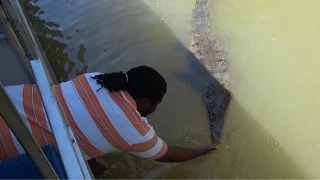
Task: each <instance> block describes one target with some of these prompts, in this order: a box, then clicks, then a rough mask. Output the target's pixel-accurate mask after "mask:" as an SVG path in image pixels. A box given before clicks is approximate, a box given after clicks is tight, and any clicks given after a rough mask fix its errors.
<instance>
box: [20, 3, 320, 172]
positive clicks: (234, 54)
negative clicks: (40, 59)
mask: <svg viewBox="0 0 320 180" xmlns="http://www.w3.org/2000/svg"><path fill="white" fill-rule="evenodd" d="M308 2H309V1H308ZM313 2H314V3H318V1H317V0H314V1H313ZM194 4H195V0H184V1H181V0H158V1H157V0H103V1H102V0H100V1H93V0H91V1H75V0H55V1H54V0H46V1H34V2H33V3H32V4H26V7H27V9H28V13H29V15H30V18H31V19H32V22H33V26H34V27H35V29H36V31H37V34H38V36H39V39H40V41H41V43H42V46H43V48H44V50H45V52H46V54H47V56H48V59H49V61H50V63H51V65H52V67H53V69H54V71H55V73H56V75H57V77H58V79H59V80H67V79H69V78H72V77H74V76H76V75H77V74H79V73H83V72H87V71H101V72H109V71H117V70H128V69H129V68H131V67H133V66H137V65H142V64H145V65H149V66H152V67H155V68H156V69H157V70H159V71H160V72H161V73H162V74H163V75H164V77H165V78H166V80H167V81H168V86H169V87H168V88H169V90H168V94H167V95H166V97H165V99H164V101H163V103H162V104H161V105H160V106H159V109H158V110H157V112H156V113H155V114H154V115H153V116H151V117H150V122H151V124H152V125H154V127H155V129H156V131H157V132H158V133H159V135H160V136H161V137H163V139H165V140H166V141H167V142H168V143H169V144H178V145H185V146H194V145H198V144H201V143H206V142H209V141H210V137H209V128H208V120H207V115H206V110H205V109H204V106H203V102H202V96H201V92H203V91H204V90H205V84H206V82H207V80H208V79H209V80H210V77H208V73H207V72H205V70H204V69H203V67H202V66H201V64H199V62H197V61H196V60H195V58H194V56H191V55H190V52H189V51H188V50H187V49H186V48H185V45H186V44H187V42H188V37H187V35H188V34H187V24H188V21H189V19H190V17H191V12H192V9H193V7H194ZM213 4H214V5H213V7H212V12H211V14H212V21H213V25H214V28H213V29H214V31H213V32H214V33H215V35H216V36H218V37H222V38H223V39H228V40H229V44H228V45H229V47H228V49H227V50H228V53H229V56H230V60H231V79H232V86H231V89H232V91H233V92H232V93H233V94H234V99H233V102H232V104H231V108H230V114H229V117H228V119H227V121H226V127H225V130H224V133H223V135H222V142H221V144H220V147H219V150H218V151H216V152H214V153H212V154H210V155H207V156H204V157H201V158H199V159H196V160H193V161H190V162H187V163H183V164H166V163H155V162H151V161H143V160H141V159H138V158H135V157H133V156H130V155H126V154H109V155H107V156H106V157H104V158H103V160H104V162H105V163H106V164H108V167H109V170H108V176H107V177H109V178H141V177H148V178H153V177H163V178H215V177H217V178H305V177H319V174H317V171H315V170H316V169H319V163H317V162H315V163H314V160H315V159H319V154H318V153H317V152H320V151H319V150H320V149H319V145H318V144H317V143H316V140H315V138H316V135H317V134H316V132H317V131H316V129H315V128H317V127H318V126H317V125H319V122H317V121H316V117H317V116H316V114H315V113H316V111H315V109H318V108H317V107H318V106H319V104H318V103H317V101H316V98H317V97H318V94H316V92H317V91H316V89H317V87H320V86H317V85H318V84H317V82H316V81H315V82H311V81H306V80H309V79H311V78H312V77H315V76H316V75H317V73H316V68H317V66H316V65H315V63H317V62H316V59H317V56H316V54H317V53H315V50H316V49H318V46H319V45H318V43H316V42H318V41H316V40H317V39H318V38H319V36H318V35H317V33H316V32H317V31H316V30H318V28H319V27H320V26H317V25H318V24H317V23H318V21H317V20H313V19H312V18H316V16H313V14H312V12H313V13H315V12H316V11H315V7H317V6H316V5H311V3H310V4H309V5H308V3H306V2H304V1H299V0H295V1H290V2H289V1H285V0H283V1H276V0H269V1H258V0H257V1H253V0H252V1H250V0H242V1H234V0H216V1H214V3H213ZM288 6H290V7H288ZM309 6H310V7H309ZM313 7H314V8H313ZM300 8H301V9H300ZM312 10H314V11H312ZM270 12H271V13H270ZM302 12H303V13H302ZM293 15H294V16H293ZM291 16H292V17H291ZM308 18H309V20H308V22H310V24H307V23H306V22H305V19H308ZM283 22H286V23H283ZM296 24H299V26H297V25H296ZM301 32H303V33H301ZM298 35H300V36H298ZM306 38H307V39H306ZM296 41H298V42H299V43H295V42H296ZM303 47H305V48H303ZM302 48H303V49H302ZM307 55H308V56H307ZM302 57H305V58H302ZM302 59H303V61H302ZM298 68H299V69H298ZM302 92H305V93H302ZM306 94H307V95H306ZM172 107H175V108H172ZM310 142H311V143H310ZM305 147H310V148H307V150H306V148H305ZM306 152H307V153H306ZM308 162H309V163H308ZM168 169H169V170H168ZM317 175H318V176H317Z"/></svg>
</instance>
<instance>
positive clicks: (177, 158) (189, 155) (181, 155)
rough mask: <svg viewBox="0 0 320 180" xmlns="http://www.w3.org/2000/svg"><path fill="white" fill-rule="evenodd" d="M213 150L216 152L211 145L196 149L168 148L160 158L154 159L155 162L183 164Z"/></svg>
mask: <svg viewBox="0 0 320 180" xmlns="http://www.w3.org/2000/svg"><path fill="white" fill-rule="evenodd" d="M213 150H216V147H215V146H214V145H212V144H208V145H202V146H199V147H196V148H185V147H178V146H169V147H168V150H167V152H166V153H165V154H164V155H163V156H162V157H161V158H158V159H156V161H160V162H184V161H188V160H191V159H194V158H197V157H199V156H202V155H205V154H207V153H210V152H211V151H213Z"/></svg>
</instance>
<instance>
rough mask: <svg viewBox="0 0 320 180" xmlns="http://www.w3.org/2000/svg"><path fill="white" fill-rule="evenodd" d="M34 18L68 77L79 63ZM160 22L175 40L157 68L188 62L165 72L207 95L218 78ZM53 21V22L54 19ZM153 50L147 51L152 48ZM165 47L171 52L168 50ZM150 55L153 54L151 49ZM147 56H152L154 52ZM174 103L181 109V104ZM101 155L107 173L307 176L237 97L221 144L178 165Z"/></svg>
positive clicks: (157, 52) (54, 64) (57, 67)
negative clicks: (182, 68)
mask: <svg viewBox="0 0 320 180" xmlns="http://www.w3.org/2000/svg"><path fill="white" fill-rule="evenodd" d="M135 3H140V4H141V5H139V6H143V8H144V9H147V10H148V16H150V17H154V19H160V18H159V17H158V15H156V14H155V13H154V12H153V11H152V10H151V9H149V7H148V6H147V5H145V4H144V3H143V1H135ZM29 8H32V7H29ZM33 8H36V7H33ZM143 15H145V14H141V16H136V17H135V18H141V19H143V18H144V16H143ZM31 18H32V21H34V22H36V23H33V25H34V26H36V27H35V29H36V30H39V29H41V31H42V32H46V33H42V34H39V36H40V37H39V39H40V41H41V42H42V43H44V42H45V43H46V44H45V47H44V50H45V51H46V53H47V52H49V53H56V54H55V56H53V57H58V58H59V61H60V62H57V61H56V60H54V59H51V60H50V58H48V59H49V60H50V63H51V64H52V67H53V68H54V70H55V73H56V74H57V73H58V74H60V76H61V75H62V76H61V77H60V78H58V79H60V80H61V79H64V80H65V79H66V78H67V77H68V76H67V74H66V73H65V70H64V69H65V67H66V64H68V63H69V66H68V67H69V68H70V67H72V66H74V64H72V61H70V60H69V59H68V56H67V55H66V54H65V53H64V52H63V50H64V48H68V47H67V46H66V45H65V44H63V43H60V42H59V41H56V40H54V39H53V38H48V37H47V33H49V34H52V33H54V32H51V31H49V29H47V28H46V27H45V24H46V22H45V21H44V20H41V19H40V18H37V17H34V16H33V15H32V16H31ZM160 22H161V23H162V25H161V34H162V35H165V36H166V38H165V39H170V41H169V40H168V42H162V43H166V46H161V48H163V49H166V50H164V51H161V50H159V49H156V50H155V51H152V53H153V57H155V58H156V57H157V56H158V57H159V56H160V57H162V58H163V60H164V62H163V65H159V68H157V69H160V71H161V68H162V69H164V68H171V67H170V65H171V64H170V63H175V65H178V66H179V65H181V66H187V67H188V68H189V72H183V73H174V74H173V75H172V74H169V75H167V76H166V77H167V78H171V77H172V76H173V77H174V78H175V79H178V80H180V81H183V82H184V83H185V84H186V85H187V86H190V87H192V88H193V89H194V90H195V91H196V92H198V93H199V94H203V93H204V92H205V91H206V89H207V86H208V82H217V80H216V79H214V78H213V76H212V75H211V74H210V73H209V72H208V71H207V70H206V68H205V67H204V66H203V65H202V64H201V63H200V62H199V60H198V59H197V58H196V57H195V56H194V55H193V53H192V52H190V51H189V49H187V48H186V47H185V45H184V44H183V43H182V42H181V41H180V40H178V39H177V37H176V36H175V35H174V33H173V32H171V30H170V29H169V28H168V27H166V25H165V24H164V23H163V22H162V21H160ZM50 24H51V25H52V23H50ZM57 26H59V25H57ZM152 27H153V26H150V31H151V30H152ZM43 28H44V29H43ZM144 28H145V27H144ZM57 36H63V35H62V34H61V35H57ZM191 36H192V35H191ZM59 43H60V44H59ZM60 45H61V46H60ZM61 47H63V48H61ZM52 48H58V49H57V51H53V50H51V49H52ZM148 48H149V47H148ZM148 50H149V49H148ZM148 50H145V51H146V52H148ZM163 52H170V53H167V54H164V53H163ZM148 54H149V55H150V53H149V52H148ZM47 56H48V57H49V56H50V55H49V54H47ZM146 56H147V55H146ZM144 58H145V59H150V57H144ZM180 61H181V62H183V63H181V62H180ZM159 64H160V63H159ZM168 65H169V66H168ZM69 70H70V69H69ZM99 70H100V69H99ZM99 70H96V71H99ZM67 71H68V70H67ZM85 71H86V69H83V71H81V72H85ZM68 72H69V71H68ZM180 92H181V90H179V91H175V93H180ZM177 95H178V94H177ZM181 101H182V100H181ZM164 106H170V107H172V106H173V105H172V104H164ZM174 107H176V108H177V107H179V106H174ZM173 116H174V115H173V114H172V115H163V118H167V117H173ZM174 120H175V118H172V119H171V120H170V121H174ZM195 120H196V119H195ZM181 121H183V120H180V121H179V122H172V123H173V124H174V123H177V124H179V123H181ZM158 123H159V122H158ZM160 123H161V122H160ZM196 123H197V122H195V124H196ZM173 127H175V126H173ZM155 128H156V129H157V123H155ZM171 130H172V129H170V127H168V129H162V131H161V129H160V128H159V130H158V132H159V134H160V135H162V134H163V137H165V136H166V134H168V133H167V131H171ZM199 134H201V136H202V135H204V134H203V132H199ZM206 135H207V134H206ZM195 136H197V134H195ZM182 138H183V137H182ZM208 138H209V135H208ZM207 140H209V139H207ZM195 144H196V142H195ZM101 159H102V160H103V161H104V162H105V164H107V165H108V167H109V169H108V173H107V175H106V176H105V177H104V178H144V177H148V178H155V177H162V178H307V176H306V175H305V173H304V172H303V170H302V169H300V168H299V166H297V165H296V163H295V162H294V160H293V159H292V157H290V156H289V155H288V154H287V153H286V152H285V150H284V149H283V148H282V147H281V145H280V144H279V143H278V142H277V141H276V140H275V139H274V137H273V135H272V134H270V133H269V132H267V131H266V130H265V129H264V128H263V127H262V126H261V125H260V124H259V123H258V121H257V120H256V119H254V118H253V117H251V116H250V114H248V113H247V112H246V110H245V109H244V108H243V107H242V106H241V104H240V103H238V102H237V100H236V99H233V100H232V102H231V106H230V112H229V116H228V117H227V120H226V124H225V127H224V133H223V135H222V141H221V144H220V149H219V150H218V151H216V152H214V153H212V154H210V155H207V156H204V157H202V158H199V159H197V160H193V161H190V162H186V163H183V164H180V165H177V166H175V167H172V166H171V165H168V164H164V163H154V162H151V161H144V160H141V159H138V158H136V157H133V156H131V155H128V154H121V153H120V154H108V155H106V156H105V157H102V158H101ZM168 169H169V170H168ZM150 172H152V173H150ZM163 172H164V173H163Z"/></svg>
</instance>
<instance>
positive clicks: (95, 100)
mask: <svg viewBox="0 0 320 180" xmlns="http://www.w3.org/2000/svg"><path fill="white" fill-rule="evenodd" d="M97 74H99V73H86V74H83V75H80V76H78V77H76V78H74V79H72V80H70V81H67V82H64V83H61V84H59V85H56V86H54V91H55V93H56V95H57V98H58V101H59V103H60V105H61V107H62V109H63V111H64V113H65V114H66V117H67V120H68V122H69V123H70V125H71V126H72V128H73V130H74V132H75V135H76V138H77V141H78V143H79V146H80V148H81V150H82V151H83V153H84V157H85V158H86V159H91V158H95V157H99V156H102V155H103V154H105V153H109V152H115V151H121V152H130V153H133V154H135V155H137V156H139V157H142V158H148V159H157V158H158V157H161V156H162V155H163V154H165V153H166V150H167V144H166V143H165V142H164V141H162V140H161V139H160V138H159V137H158V136H157V134H156V133H155V131H154V130H153V128H152V127H151V126H150V125H149V124H148V122H147V120H146V118H142V117H141V115H140V114H139V113H138V111H137V107H136V103H135V101H134V99H133V98H132V97H131V95H130V94H129V93H128V92H126V91H118V92H109V91H108V90H107V89H105V88H101V86H99V85H98V84H97V83H96V80H94V79H91V77H92V76H95V75H97ZM29 86H32V87H33V88H36V86H35V85H20V86H11V87H8V88H9V89H11V90H13V91H15V89H19V88H20V89H22V94H23V92H25V91H30V89H29V88H28V87H29ZM35 92H38V91H35ZM9 96H10V97H11V98H12V99H13V102H14V104H15V105H16V107H17V108H18V109H26V108H27V109H28V108H29V109H30V107H27V104H28V102H29V101H30V98H27V97H26V98H22V100H21V101H22V103H21V102H20V103H19V102H18V103H16V102H17V100H15V99H17V94H16V93H11V94H10V93H9ZM35 96H40V94H39V93H38V94H36V95H35ZM31 99H32V98H31ZM33 103H34V102H33ZM38 103H40V105H42V103H41V101H40V102H38ZM29 104H30V102H29ZM31 104H32V103H31ZM33 105H34V106H33V107H32V108H31V109H36V110H35V112H36V111H38V110H37V109H39V107H40V105H37V104H33ZM41 107H42V106H41ZM42 108H43V107H42ZM20 114H21V113H20ZM21 115H22V116H26V115H25V113H22V114H21ZM26 119H28V117H26ZM38 119H39V120H46V119H47V118H46V116H44V117H42V118H38ZM37 125H38V126H41V124H39V123H38V124H37ZM30 130H32V132H33V129H30ZM50 133H51V132H50ZM33 135H34V136H40V137H41V136H42V134H37V133H35V132H33ZM51 135H52V134H51ZM36 139H37V138H36ZM0 149H1V147H0Z"/></svg>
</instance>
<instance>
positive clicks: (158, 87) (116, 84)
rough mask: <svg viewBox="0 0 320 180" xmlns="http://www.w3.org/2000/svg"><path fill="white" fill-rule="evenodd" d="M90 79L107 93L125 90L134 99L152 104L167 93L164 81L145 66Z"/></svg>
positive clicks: (155, 72) (154, 71)
mask: <svg viewBox="0 0 320 180" xmlns="http://www.w3.org/2000/svg"><path fill="white" fill-rule="evenodd" d="M92 78H93V79H96V80H97V83H98V84H100V85H101V86H102V87H105V88H106V89H108V90H109V91H115V92H116V91H120V90H127V91H128V92H129V93H130V95H131V96H132V97H134V98H140V99H141V98H148V99H150V100H151V101H153V102H154V103H156V102H158V101H160V100H161V98H162V96H163V95H164V94H165V93H166V92H167V83H166V81H165V79H164V78H163V77H162V76H161V75H160V74H159V73H158V72H157V71H156V70H154V69H153V68H151V67H147V66H139V67H136V68H132V69H130V70H129V71H128V72H127V73H123V72H113V73H105V74H99V75H96V76H94V77H92Z"/></svg>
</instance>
